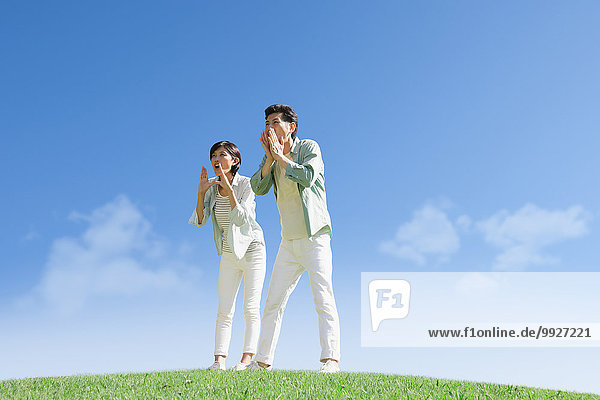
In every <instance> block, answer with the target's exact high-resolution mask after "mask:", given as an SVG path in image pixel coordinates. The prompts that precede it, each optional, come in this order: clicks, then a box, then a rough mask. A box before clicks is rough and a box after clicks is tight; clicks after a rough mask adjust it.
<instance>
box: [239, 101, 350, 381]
mask: <svg viewBox="0 0 600 400" xmlns="http://www.w3.org/2000/svg"><path fill="white" fill-rule="evenodd" d="M297 130H298V115H297V114H296V112H295V111H294V110H293V109H292V107H290V106H288V105H284V104H274V105H272V106H269V107H267V109H266V110H265V129H264V130H263V131H262V133H261V136H260V143H261V145H262V147H263V149H264V150H265V156H264V157H263V160H262V162H261V164H260V167H259V169H258V171H256V173H255V174H254V175H253V176H252V179H251V180H250V184H251V186H252V190H253V191H254V193H256V195H258V196H261V195H264V194H266V193H268V192H269V190H270V188H271V186H273V191H274V193H275V199H276V202H277V208H278V209H279V218H280V221H281V237H282V239H281V244H280V245H279V251H278V253H277V258H276V260H275V265H274V267H273V273H272V275H271V282H270V284H269V292H268V294H267V300H266V304H265V309H264V311H263V317H262V323H261V332H260V338H259V341H258V351H257V354H256V356H255V360H256V361H255V362H254V363H252V364H250V366H249V367H248V369H250V370H270V369H271V365H272V364H273V355H274V353H275V347H276V346H277V340H278V338H279V332H280V330H281V320H282V318H283V311H284V309H285V306H286V303H287V301H288V298H289V296H290V294H291V293H292V291H293V290H294V288H295V287H296V284H297V283H298V281H299V279H300V276H301V275H302V273H303V272H304V271H305V270H307V271H308V278H309V280H310V287H311V289H312V292H313V299H314V302H315V308H316V310H317V314H318V319H319V336H320V339H321V357H320V361H321V362H322V363H323V365H322V366H321V369H320V372H325V373H335V372H339V370H340V369H339V366H338V361H339V359H340V350H339V348H340V333H339V332H340V328H339V319H338V313H337V308H336V305H335V299H334V296H333V286H332V282H331V272H332V258H331V246H330V242H329V241H330V238H331V220H330V217H329V212H328V211H327V203H326V197H325V176H324V166H323V160H322V158H321V150H320V149H319V145H318V144H317V142H315V141H314V140H310V139H303V140H300V139H298V138H297V137H296V133H297Z"/></svg>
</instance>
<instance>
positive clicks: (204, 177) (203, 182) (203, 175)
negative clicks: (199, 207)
mask: <svg viewBox="0 0 600 400" xmlns="http://www.w3.org/2000/svg"><path fill="white" fill-rule="evenodd" d="M215 183H217V182H216V181H213V182H209V181H208V174H207V172H206V168H204V167H202V171H200V182H198V195H201V196H202V198H204V195H205V194H206V191H207V190H208V188H210V187H211V186H212V185H214V184H215Z"/></svg>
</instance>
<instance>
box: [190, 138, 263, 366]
mask: <svg viewBox="0 0 600 400" xmlns="http://www.w3.org/2000/svg"><path fill="white" fill-rule="evenodd" d="M210 162H211V164H212V167H213V169H214V171H215V174H216V175H217V176H218V180H217V179H210V180H209V179H208V176H207V173H206V168H204V167H202V172H201V173H200V182H199V184H198V203H197V205H196V209H195V210H194V213H193V214H192V216H191V218H190V220H189V223H190V224H193V225H196V226H199V227H200V226H203V225H204V224H206V222H207V221H208V217H209V216H212V222H213V230H214V235H215V245H216V246H217V253H218V254H219V255H221V262H220V265H219V283H218V294H219V307H218V311H217V326H216V329H215V353H214V354H215V362H214V364H213V365H211V366H210V367H208V369H216V370H224V369H225V358H226V357H227V352H228V349H229V341H230V339H231V322H232V319H233V313H234V310H235V298H236V296H237V292H238V289H239V287H240V282H241V280H242V277H243V278H244V321H245V325H246V327H245V331H244V347H243V350H242V352H243V355H242V359H241V360H240V362H239V363H237V364H236V365H235V366H234V367H233V368H232V369H233V370H235V371H241V370H244V369H245V368H246V366H247V365H248V364H249V363H250V360H251V359H252V356H253V355H254V354H255V353H256V345H257V341H258V334H259V330H260V315H259V306H260V296H261V293H262V286H263V281H264V279H265V271H266V251H265V244H264V238H263V232H262V229H261V228H260V225H258V223H257V222H256V214H255V212H254V208H255V202H254V192H253V191H252V189H251V188H250V178H248V177H245V176H241V175H239V174H238V173H237V171H238V170H239V168H240V164H241V162H242V158H241V155H240V151H239V149H238V148H237V146H236V145H235V144H233V143H231V142H227V141H222V142H218V143H215V144H214V145H213V146H212V147H211V149H210Z"/></svg>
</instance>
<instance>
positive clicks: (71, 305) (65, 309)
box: [26, 195, 199, 314]
mask: <svg viewBox="0 0 600 400" xmlns="http://www.w3.org/2000/svg"><path fill="white" fill-rule="evenodd" d="M69 219H71V220H73V221H83V222H85V223H87V224H88V227H87V229H85V231H84V232H83V233H82V234H81V235H80V236H79V237H65V238H60V239H56V240H55V241H54V242H53V244H52V246H51V250H50V254H49V256H48V261H47V264H46V268H45V270H44V274H43V276H42V279H41V281H40V283H39V285H38V286H37V287H36V289H35V290H34V293H33V296H32V297H33V301H41V302H42V303H44V304H46V305H49V306H50V307H52V308H54V309H56V310H58V311H59V312H61V313H64V314H69V313H73V312H76V311H79V310H81V309H83V308H84V307H85V305H86V303H88V302H89V301H90V300H93V299H94V298H99V297H107V296H108V297H111V298H115V297H118V296H135V295H144V294H146V295H148V294H151V295H155V294H156V293H158V292H161V291H163V292H164V291H181V290H185V288H186V287H188V285H189V283H190V282H189V280H190V277H191V276H194V275H195V274H197V273H198V271H199V270H198V268H196V267H195V266H194V265H191V264H190V263H188V262H186V260H185V258H186V257H185V254H189V245H187V244H184V245H183V246H182V247H181V248H180V249H177V248H173V246H172V245H171V244H170V243H169V242H168V241H167V240H166V239H164V238H161V237H159V236H158V235H156V234H155V233H154V232H153V231H152V227H151V224H150V222H149V221H148V220H147V219H146V218H144V216H143V215H142V214H141V213H140V211H139V210H138V208H137V207H136V206H135V205H134V204H132V203H131V201H130V200H129V199H128V198H127V197H126V196H123V195H121V196H118V197H117V198H116V199H115V200H113V201H111V202H109V203H107V204H105V205H103V206H101V207H99V208H97V209H95V210H94V211H93V212H92V213H91V215H89V216H87V215H82V214H79V213H72V214H71V215H70V216H69ZM30 300H31V299H30ZM26 303H27V302H26ZM29 303H31V301H29Z"/></svg>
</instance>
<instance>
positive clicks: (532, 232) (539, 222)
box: [477, 204, 591, 271]
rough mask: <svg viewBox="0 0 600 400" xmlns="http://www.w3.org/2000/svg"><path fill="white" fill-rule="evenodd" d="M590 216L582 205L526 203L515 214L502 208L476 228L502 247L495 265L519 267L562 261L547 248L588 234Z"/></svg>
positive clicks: (497, 266) (510, 267)
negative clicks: (560, 207) (563, 206)
mask: <svg viewBox="0 0 600 400" xmlns="http://www.w3.org/2000/svg"><path fill="white" fill-rule="evenodd" d="M590 219H591V217H590V214H589V213H588V212H587V211H586V210H584V209H583V207H580V206H573V207H570V208H568V209H565V210H544V209H541V208H539V207H537V206H536V205H534V204H526V205H525V206H524V207H522V208H521V209H520V210H518V211H516V212H515V213H513V214H510V213H509V212H508V211H506V210H503V211H500V212H498V213H496V214H494V215H493V216H491V217H490V218H488V219H486V220H483V221H479V222H478V223H477V228H478V229H479V231H480V232H482V233H483V234H484V238H485V240H486V242H488V243H490V244H492V245H494V246H496V247H498V248H500V249H502V250H503V251H502V253H500V254H499V255H498V256H497V257H496V260H495V263H494V267H493V268H494V269H496V270H509V271H519V270H524V269H526V268H527V267H529V266H533V265H548V264H553V263H557V262H559V261H560V260H559V259H558V258H556V257H552V256H548V255H546V254H544V252H543V250H544V248H546V247H548V246H550V245H553V244H556V243H559V242H562V241H564V240H568V239H572V238H576V237H580V236H583V235H585V234H586V233H587V232H588V226H587V225H588V223H589V221H590Z"/></svg>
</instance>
